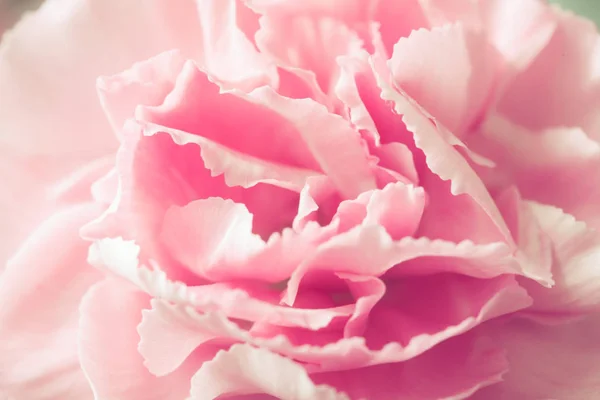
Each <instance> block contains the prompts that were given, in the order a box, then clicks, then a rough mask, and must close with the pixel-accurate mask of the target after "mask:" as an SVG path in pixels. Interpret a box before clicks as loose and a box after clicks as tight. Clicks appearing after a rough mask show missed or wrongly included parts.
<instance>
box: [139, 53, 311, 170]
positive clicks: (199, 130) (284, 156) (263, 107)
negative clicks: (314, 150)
mask: <svg viewBox="0 0 600 400" xmlns="http://www.w3.org/2000/svg"><path fill="white" fill-rule="evenodd" d="M255 103H258V104H255ZM260 103H261V102H260V100H259V101H252V98H249V97H247V96H245V95H244V94H242V93H236V92H234V93H220V89H219V86H217V85H216V84H214V83H212V82H210V81H209V79H208V77H207V76H206V74H205V73H203V72H202V71H201V70H199V69H198V68H197V67H196V66H195V64H193V63H191V62H189V63H187V64H186V66H185V68H184V69H183V72H182V73H181V76H180V77H179V79H178V80H177V84H176V85H175V90H174V91H173V92H172V93H171V94H170V95H169V97H168V98H167V99H166V100H165V102H164V104H162V105H161V106H159V107H151V108H150V107H145V108H143V109H140V110H139V111H138V118H139V119H141V120H143V121H147V122H151V123H155V124H158V125H162V126H164V127H167V128H173V129H177V130H181V131H186V132H189V133H192V134H195V135H199V136H202V137H205V138H206V139H209V140H212V141H214V142H216V143H219V144H222V145H223V146H226V147H229V148H230V149H232V150H236V151H238V152H241V153H245V154H248V155H251V156H255V157H257V158H262V159H265V160H267V161H274V162H280V163H282V164H286V165H290V166H294V167H301V168H302V167H303V168H307V169H314V170H317V171H318V169H319V167H318V165H317V164H316V162H315V161H314V158H313V156H312V155H311V154H310V151H309V148H308V147H307V145H306V144H305V143H304V142H303V140H302V136H300V135H299V132H298V131H297V130H296V129H294V128H295V127H294V126H293V124H291V123H290V122H291V121H288V120H286V119H285V118H284V117H283V116H281V115H279V114H278V113H276V112H274V111H275V110H272V106H271V105H270V104H268V103H267V104H264V103H263V104H260ZM225 109H227V110H230V111H229V112H233V113H235V114H236V116H237V118H235V119H232V118H226V117H225V115H223V114H222V113H221V112H220V111H221V110H225ZM273 130H279V131H281V133H282V134H281V138H278V141H276V142H273V141H272V138H270V139H271V142H272V143H271V145H270V146H263V140H264V139H265V135H270V134H271V133H272V132H273ZM238 132H243V135H239V134H238ZM270 136H272V135H270Z"/></svg>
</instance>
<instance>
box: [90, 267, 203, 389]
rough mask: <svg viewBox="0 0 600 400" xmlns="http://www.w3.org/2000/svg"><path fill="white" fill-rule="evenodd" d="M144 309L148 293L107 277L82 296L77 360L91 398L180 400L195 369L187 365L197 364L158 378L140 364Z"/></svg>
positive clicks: (147, 300)
mask: <svg viewBox="0 0 600 400" xmlns="http://www.w3.org/2000/svg"><path fill="white" fill-rule="evenodd" d="M147 307H149V297H148V295H146V294H145V293H143V292H140V291H137V290H136V289H135V288H134V287H132V286H130V285H129V284H127V283H124V282H118V281H116V280H114V279H110V278H109V279H107V280H105V281H102V282H100V283H98V284H96V285H95V286H94V287H92V288H91V289H90V291H89V292H88V293H87V295H86V296H85V297H84V299H83V301H82V303H81V307H80V314H81V316H80V320H79V334H78V346H79V358H80V362H81V366H82V368H83V370H84V371H85V374H86V376H87V378H88V380H89V382H90V384H91V386H92V389H93V391H94V394H95V396H96V397H98V398H126V399H132V400H137V399H160V400H163V399H173V400H175V399H177V400H180V399H182V398H185V397H186V396H188V395H189V391H190V385H189V380H190V378H191V376H192V374H193V370H194V369H197V367H198V366H197V365H196V366H195V368H194V367H193V366H191V364H193V363H194V362H196V360H192V361H193V362H192V363H191V364H190V365H186V366H185V367H182V368H180V369H178V370H177V371H176V372H174V373H173V374H170V375H169V376H166V377H162V378H157V377H155V376H153V375H151V374H150V373H149V372H148V371H147V370H146V368H145V367H144V365H143V359H142V356H141V355H140V354H139V353H138V351H137V345H138V341H139V336H138V334H137V331H136V327H137V325H138V324H139V322H140V320H141V318H142V310H143V309H144V308H147ZM115 321H118V323H117V324H115Z"/></svg>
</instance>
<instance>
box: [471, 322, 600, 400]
mask: <svg viewBox="0 0 600 400" xmlns="http://www.w3.org/2000/svg"><path fill="white" fill-rule="evenodd" d="M486 331H487V333H488V334H489V336H491V337H492V338H493V339H494V340H495V341H496V343H497V344H498V345H501V346H503V347H504V348H505V349H506V356H507V360H508V364H509V366H510V368H509V372H508V373H507V374H506V375H505V376H504V377H503V381H502V382H501V383H498V384H496V385H493V386H490V387H489V388H485V389H483V390H482V391H481V392H478V393H477V394H476V395H475V396H473V399H474V400H475V399H477V400H504V399H521V398H523V399H530V398H531V399H562V398H565V399H593V398H594V397H595V396H596V395H597V394H598V393H599V392H600V379H599V378H598V377H599V372H598V357H600V347H599V346H598V335H599V334H600V318H599V316H598V315H597V314H595V315H591V316H589V317H587V318H585V319H583V320H581V321H578V322H571V323H565V324H559V325H555V326H548V325H543V324H537V323H536V322H533V321H528V320H523V319H512V320H507V321H498V323H493V324H490V325H488V326H487V327H486Z"/></svg>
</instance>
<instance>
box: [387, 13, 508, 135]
mask: <svg viewBox="0 0 600 400" xmlns="http://www.w3.org/2000/svg"><path fill="white" fill-rule="evenodd" d="M498 64H499V63H498V60H497V57H496V54H495V53H494V52H493V48H491V46H489V44H488V43H487V42H486V41H485V37H484V35H483V33H481V32H479V33H476V32H471V31H469V30H467V29H466V28H465V27H464V26H463V25H461V24H455V25H446V26H444V27H441V28H434V29H433V30H431V31H428V30H418V31H414V32H412V33H411V35H410V36H409V37H408V38H403V39H401V40H399V41H398V43H396V45H395V46H394V52H393V55H392V58H391V59H390V60H389V61H388V65H389V67H390V70H391V73H392V78H393V81H394V84H395V85H396V87H398V88H400V89H402V90H403V91H404V92H406V93H407V94H408V95H409V96H410V97H411V98H413V99H414V100H415V101H417V102H418V103H419V105H420V106H422V107H424V108H425V109H426V110H427V111H428V112H429V113H430V114H431V115H432V116H433V117H434V118H436V120H438V121H440V122H441V123H442V124H443V125H444V126H445V127H446V128H448V129H449V130H450V131H451V132H453V133H454V134H456V135H457V136H459V137H460V136H461V135H462V134H463V133H464V132H465V131H466V129H467V128H470V125H472V124H473V123H474V121H475V119H477V118H478V117H479V116H480V114H481V113H482V112H483V111H484V106H485V105H486V104H485V103H486V101H487V99H488V97H489V93H490V90H491V89H492V85H493V84H494V81H495V76H496V73H497V65H498Z"/></svg>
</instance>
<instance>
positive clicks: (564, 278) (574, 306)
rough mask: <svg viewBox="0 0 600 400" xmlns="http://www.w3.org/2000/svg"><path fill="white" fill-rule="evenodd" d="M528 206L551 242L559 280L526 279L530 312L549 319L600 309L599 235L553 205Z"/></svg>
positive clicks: (554, 271)
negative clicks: (536, 281)
mask: <svg viewBox="0 0 600 400" xmlns="http://www.w3.org/2000/svg"><path fill="white" fill-rule="evenodd" d="M529 207H530V208H531V210H532V212H533V215H534V216H535V218H536V220H537V222H538V224H539V225H540V227H541V229H542V231H543V232H544V233H545V234H546V235H548V237H549V239H550V242H551V244H552V250H553V254H554V257H553V263H552V276H553V278H554V280H555V282H556V284H555V285H554V286H553V287H552V288H542V287H539V286H537V285H535V284H534V283H533V282H523V286H524V287H525V288H526V289H527V290H528V292H529V293H530V294H531V296H532V297H533V299H534V304H533V306H532V308H531V311H532V312H534V315H535V314H538V313H540V315H541V316H547V317H549V318H553V317H558V318H560V317H577V316H580V315H583V314H586V313H591V312H597V311H600V293H599V290H598V285H599V284H600V234H598V232H597V231H596V230H594V229H590V228H589V227H587V226H586V225H585V223H583V222H581V221H577V220H576V219H575V218H573V217H572V216H571V215H568V214H565V213H563V212H562V211H561V210H559V209H556V208H554V207H551V206H544V205H540V204H535V203H534V204H529Z"/></svg>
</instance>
